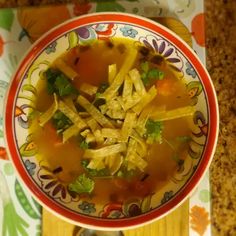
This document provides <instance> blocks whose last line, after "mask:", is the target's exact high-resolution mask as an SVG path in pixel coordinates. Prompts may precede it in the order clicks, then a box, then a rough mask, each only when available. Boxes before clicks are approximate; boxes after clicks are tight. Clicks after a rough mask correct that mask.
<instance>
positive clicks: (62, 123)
mask: <svg viewBox="0 0 236 236" xmlns="http://www.w3.org/2000/svg"><path fill="white" fill-rule="evenodd" d="M52 123H53V125H54V127H55V128H56V130H64V129H66V128H68V127H69V126H70V125H72V122H71V120H70V119H69V118H68V117H67V116H66V115H64V113H62V112H60V111H57V112H56V113H55V114H54V115H53V117H52Z"/></svg>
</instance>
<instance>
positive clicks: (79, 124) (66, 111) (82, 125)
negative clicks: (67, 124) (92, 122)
mask: <svg viewBox="0 0 236 236" xmlns="http://www.w3.org/2000/svg"><path fill="white" fill-rule="evenodd" d="M58 109H59V110H60V111H61V112H62V113H64V114H65V115H66V116H67V117H68V118H69V119H70V120H71V121H72V122H73V123H74V124H75V125H76V126H77V127H78V129H79V130H81V129H84V128H86V127H87V124H86V123H85V121H84V120H83V119H82V118H81V117H80V115H79V114H78V113H77V112H74V111H73V110H72V109H71V108H70V107H68V106H67V105H66V104H65V103H64V102H63V101H59V104H58Z"/></svg>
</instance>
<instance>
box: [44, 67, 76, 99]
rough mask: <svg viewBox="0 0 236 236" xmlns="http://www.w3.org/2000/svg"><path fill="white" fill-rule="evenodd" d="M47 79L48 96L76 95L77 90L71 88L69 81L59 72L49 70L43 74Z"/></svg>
mask: <svg viewBox="0 0 236 236" xmlns="http://www.w3.org/2000/svg"><path fill="white" fill-rule="evenodd" d="M45 76H46V78H47V82H48V83H47V89H48V93H49V94H53V93H56V94H58V95H59V96H65V95H70V94H78V90H77V89H76V88H75V87H73V85H72V84H71V82H70V81H69V79H68V78H67V77H66V76H65V75H64V74H63V73H62V72H60V71H59V70H55V69H51V68H49V69H48V70H47V71H46V72H45Z"/></svg>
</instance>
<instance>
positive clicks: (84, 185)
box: [68, 174, 94, 194]
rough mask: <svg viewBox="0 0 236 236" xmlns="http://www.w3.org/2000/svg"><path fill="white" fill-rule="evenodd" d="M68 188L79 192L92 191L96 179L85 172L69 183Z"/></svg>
mask: <svg viewBox="0 0 236 236" xmlns="http://www.w3.org/2000/svg"><path fill="white" fill-rule="evenodd" d="M68 188H69V190H70V191H72V192H76V193H78V194H81V193H91V192H92V191H93V189H94V181H93V180H92V179H90V178H89V177H86V175H85V174H82V175H79V176H78V177H77V178H76V180H75V181H74V182H73V183H70V184H69V185H68Z"/></svg>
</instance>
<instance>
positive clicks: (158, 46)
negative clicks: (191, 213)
mask: <svg viewBox="0 0 236 236" xmlns="http://www.w3.org/2000/svg"><path fill="white" fill-rule="evenodd" d="M218 116H219V115H218V107H217V99H216V94H215V91H214V87H213V85H212V82H211V79H210V77H209V75H208V73H207V71H206V69H205V68H204V67H203V65H202V64H201V62H200V60H199V59H198V58H197V56H196V54H195V53H194V52H193V51H192V50H191V48H190V47H189V46H188V45H187V44H186V43H185V42H183V41H182V40H181V39H180V38H179V37H178V36H177V35H175V34H174V33H172V32H171V31H169V30H168V29H166V28H165V27H163V26H161V25H159V24H157V23H155V22H153V21H151V20H148V19H146V18H143V17H139V16H135V15H129V14H123V13H99V14H91V15H85V16H82V17H79V18H75V19H72V20H70V21H68V22H66V23H64V24H62V25H60V26H58V27H56V28H55V29H52V30H51V31H50V32H48V33H47V34H46V35H44V36H43V37H41V38H40V39H39V40H38V41H37V42H36V43H35V44H34V45H33V46H32V47H31V48H30V50H29V51H28V53H27V54H26V56H25V57H24V58H23V60H22V61H21V63H20V65H19V66H18V69H17V71H16V73H15V75H14V77H13V79H12V82H11V84H10V87H9V92H8V96H7V99H6V109H5V134H6V135H5V138H6V143H7V149H8V153H9V156H10V157H11V160H12V162H13V164H14V166H15V168H16V171H17V174H18V176H19V178H20V179H21V181H22V182H23V183H24V184H25V185H26V187H27V188H28V189H29V190H30V192H31V193H32V195H33V196H34V197H35V198H36V199H37V200H38V201H39V202H40V203H41V204H42V205H43V206H44V207H46V208H47V209H49V210H50V211H51V212H54V213H55V214H57V215H58V216H60V217H62V218H63V219H65V220H68V221H69V222H71V223H74V224H77V225H80V226H84V227H87V228H96V229H109V230H117V229H125V228H131V227H136V226H139V225H142V224H145V223H148V222H151V221H153V220H155V219H159V218H160V217H162V216H164V215H165V214H167V213H168V212H170V211H171V210H173V209H175V208H176V207H177V206H178V205H179V204H181V203H182V202H183V201H184V200H185V199H186V198H187V197H189V196H190V194H191V192H192V191H193V190H194V188H195V187H196V186H197V184H198V183H199V181H200V180H201V178H202V177H203V175H204V173H205V172H206V170H207V168H208V166H209V164H210V161H211V159H212V157H213V154H214V150H215V146H216V141H217V133H218V123H219V120H218Z"/></svg>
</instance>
